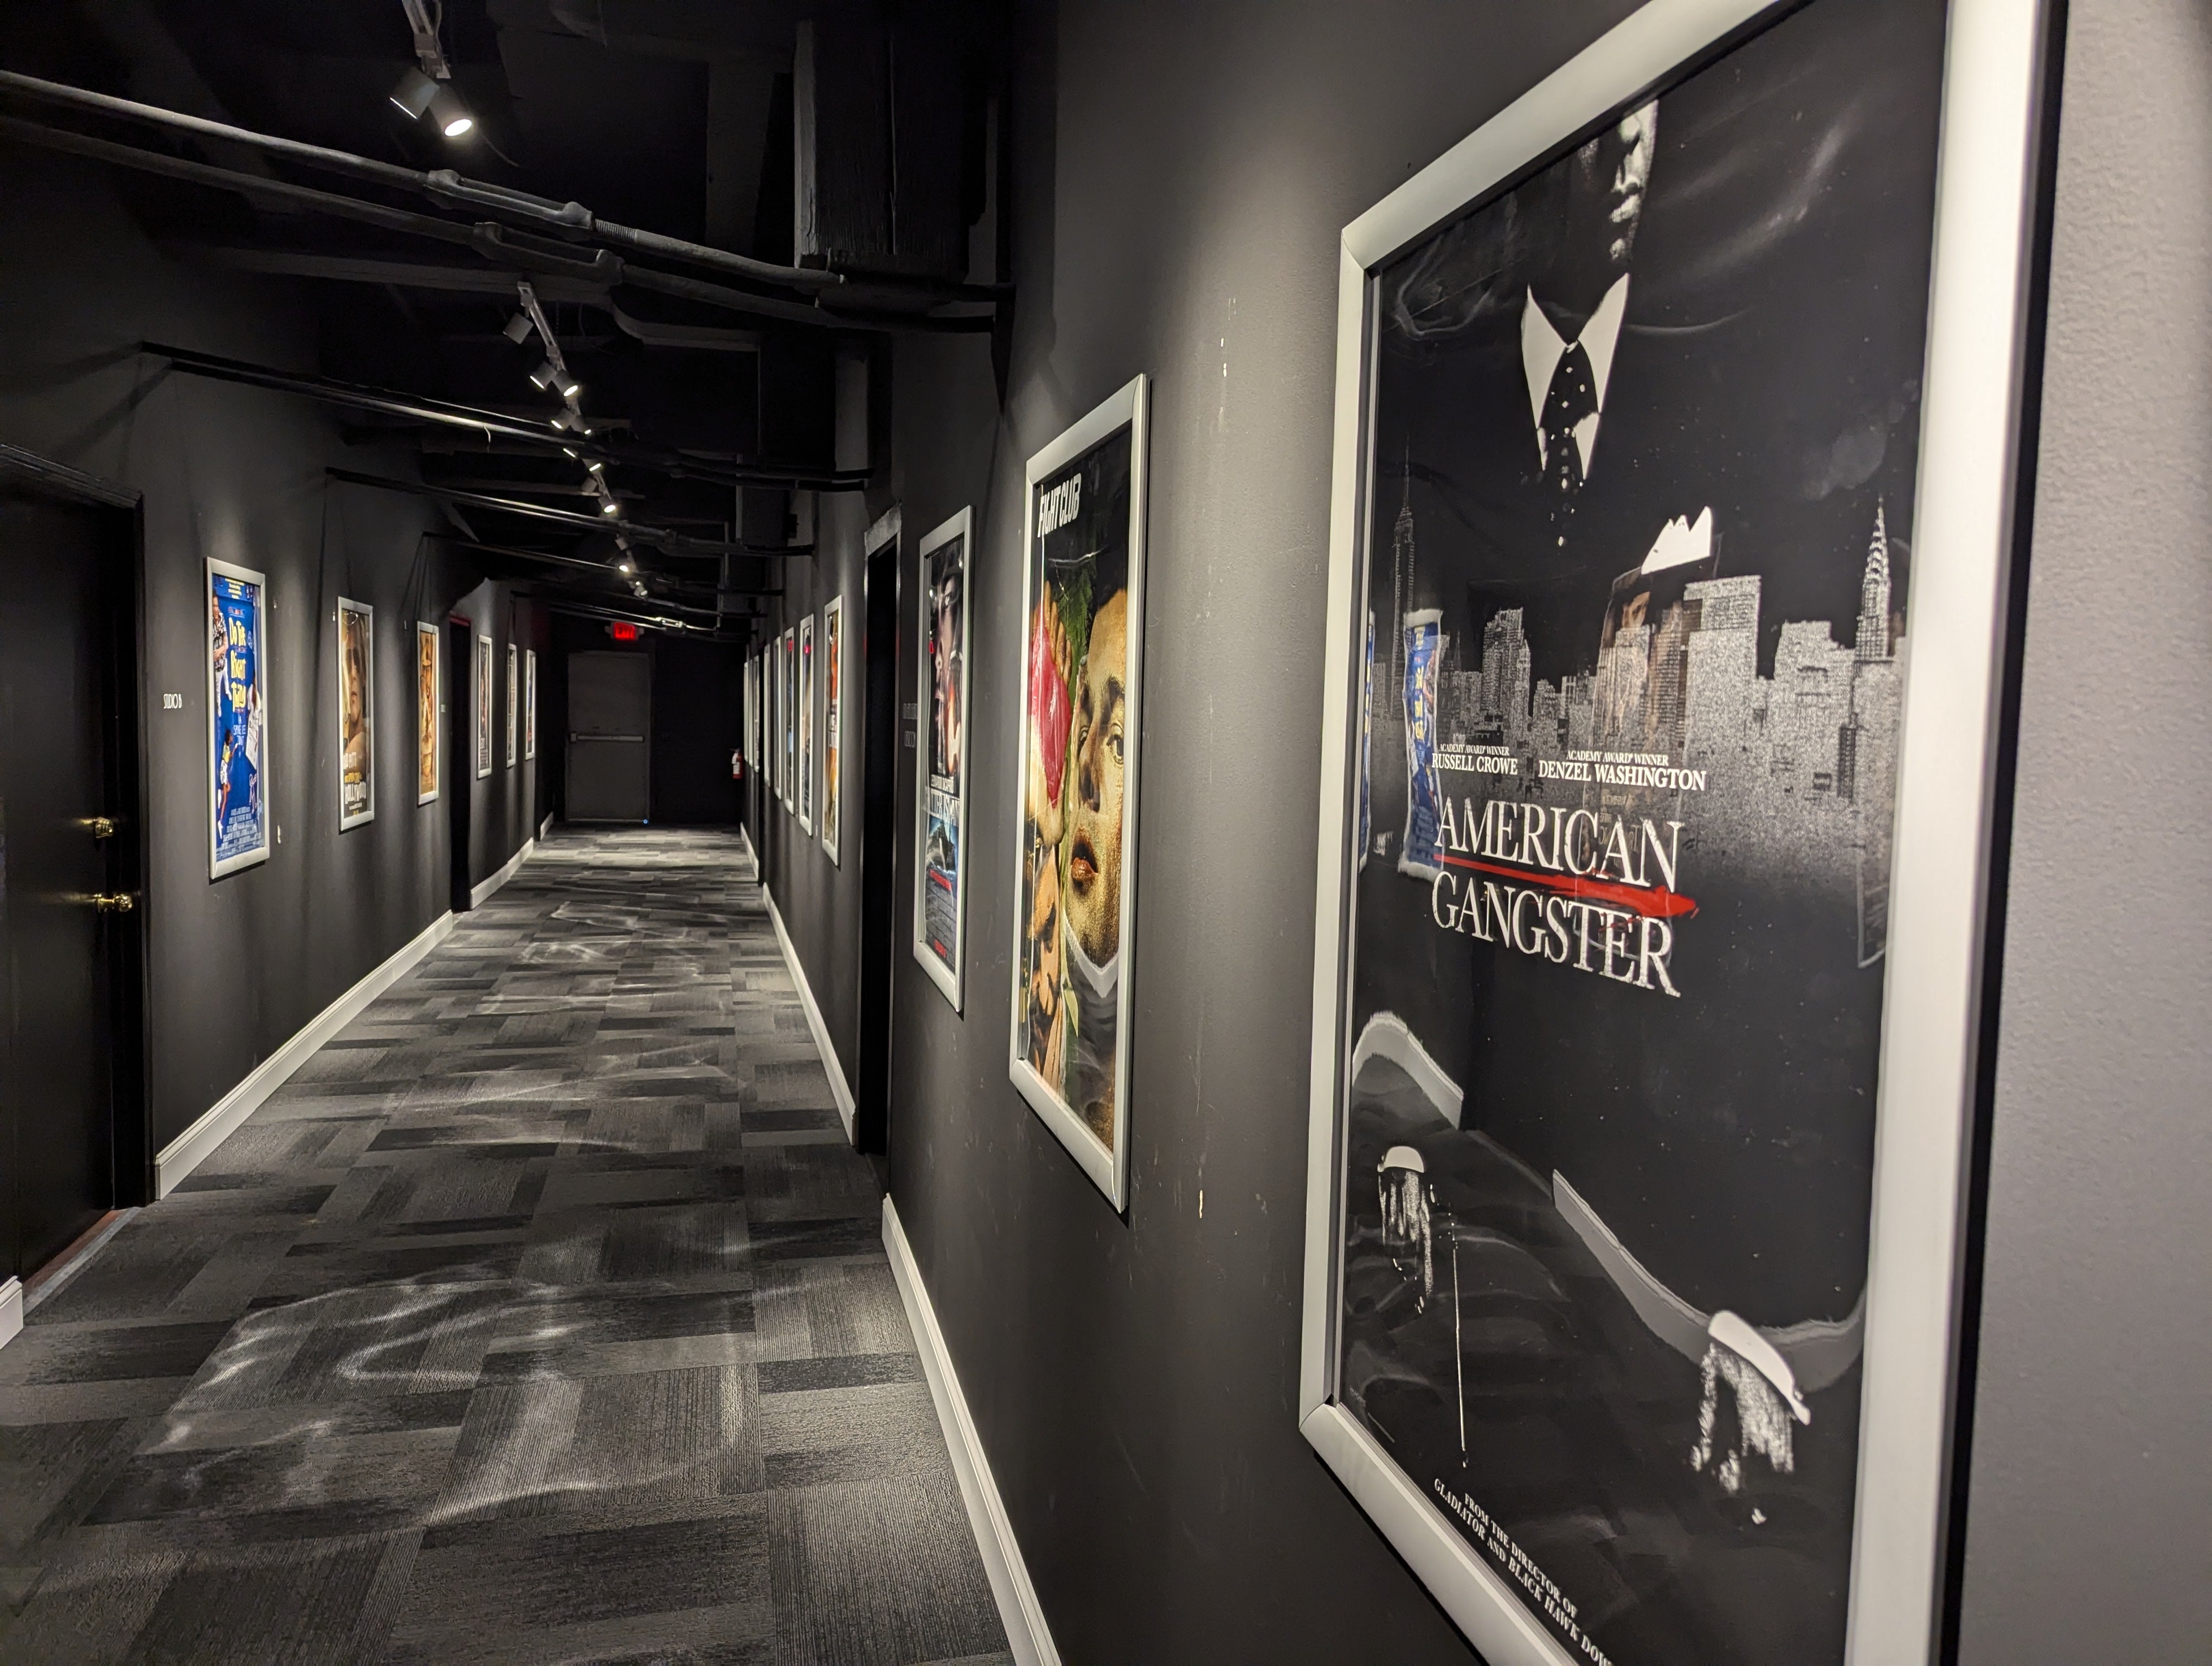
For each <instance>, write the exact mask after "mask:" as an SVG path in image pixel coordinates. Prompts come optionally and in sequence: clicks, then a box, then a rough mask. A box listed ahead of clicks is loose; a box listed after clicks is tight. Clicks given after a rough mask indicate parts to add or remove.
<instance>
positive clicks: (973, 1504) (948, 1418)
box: [884, 1197, 1060, 1666]
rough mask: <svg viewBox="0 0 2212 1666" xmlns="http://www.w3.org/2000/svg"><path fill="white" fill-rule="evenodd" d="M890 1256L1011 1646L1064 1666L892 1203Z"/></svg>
mask: <svg viewBox="0 0 2212 1666" xmlns="http://www.w3.org/2000/svg"><path fill="white" fill-rule="evenodd" d="M884 1250H885V1252H886V1253H888V1254H889V1256H890V1262H891V1276H892V1277H894V1278H896V1280H898V1287H899V1295H900V1296H901V1297H902V1298H904V1300H905V1302H906V1318H907V1323H908V1324H909V1325H910V1326H912V1327H913V1329H914V1345H915V1351H916V1352H918V1353H920V1354H921V1369H922V1374H923V1375H924V1376H926V1377H928V1379H929V1397H930V1398H931V1399H932V1400H933V1401H935V1402H937V1420H938V1422H939V1424H940V1425H942V1426H944V1430H945V1445H946V1446H948V1447H950V1448H951V1451H952V1468H953V1473H954V1474H957V1476H958V1477H959V1478H960V1497H961V1500H962V1501H963V1503H965V1504H966V1505H967V1506H968V1523H969V1526H970V1527H972V1528H973V1529H975V1546H976V1548H977V1549H979V1550H980V1551H981V1552H982V1554H983V1572H985V1573H986V1574H987V1575H988V1576H989V1578H990V1581H991V1595H992V1596H993V1597H994V1598H995V1599H996V1600H997V1602H998V1604H999V1619H1000V1623H1002V1624H1003V1625H1004V1626H1006V1647H1007V1648H1008V1649H1009V1650H1011V1651H1012V1653H1013V1657H1014V1661H1015V1666H1060V1651H1059V1650H1058V1649H1057V1648H1055V1647H1054V1645H1053V1640H1052V1633H1051V1631H1050V1630H1049V1629H1048V1627H1047V1626H1046V1625H1045V1622H1044V1608H1043V1605H1042V1604H1041V1603H1040V1602H1038V1601H1037V1594H1036V1586H1034V1585H1032V1584H1030V1570H1029V1565H1028V1564H1027V1563H1026V1562H1024V1561H1023V1560H1022V1547H1021V1546H1020V1545H1019V1544H1018V1543H1017V1542H1016V1541H1015V1539H1014V1529H1013V1523H1011V1522H1009V1521H1008V1520H1007V1519H1006V1505H1005V1503H1004V1501H1003V1500H1001V1499H1000V1497H999V1483H998V1482H997V1481H995V1480H994V1479H993V1478H992V1475H991V1461H990V1460H989V1459H988V1458H987V1457H986V1456H984V1455H983V1443H982V1441H981V1438H979V1437H978V1436H977V1434H976V1432H975V1419H973V1418H972V1417H970V1416H969V1414H968V1401H967V1398H966V1396H965V1395H963V1394H962V1393H961V1392H960V1377H959V1374H958V1373H957V1371H954V1370H953V1369H952V1356H951V1354H950V1353H947V1352H945V1333H944V1332H943V1331H941V1330H939V1329H938V1327H937V1310H936V1309H935V1308H933V1307H932V1306H931V1305H930V1304H929V1292H928V1290H927V1288H925V1287H924V1286H923V1285H922V1282H921V1268H920V1267H918V1266H916V1265H915V1259H914V1249H913V1248H912V1246H911V1245H909V1244H908V1243H907V1241H906V1229H905V1228H904V1227H902V1226H901V1225H899V1218H898V1210H897V1209H896V1207H893V1206H892V1203H891V1201H890V1199H889V1198H888V1197H887V1198H885V1199H884Z"/></svg>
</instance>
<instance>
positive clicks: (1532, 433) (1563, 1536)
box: [1299, 0, 2045, 1666]
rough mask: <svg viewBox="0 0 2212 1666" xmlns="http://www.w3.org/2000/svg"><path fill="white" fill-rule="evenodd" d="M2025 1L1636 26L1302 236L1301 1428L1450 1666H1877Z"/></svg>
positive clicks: (1962, 851) (1949, 916) (1917, 1599)
mask: <svg viewBox="0 0 2212 1666" xmlns="http://www.w3.org/2000/svg"><path fill="white" fill-rule="evenodd" d="M2044 31H2045V18H2044V15H2043V12H2042V9H2041V8H2040V7H2039V6H2038V5H2035V4H2030V3H2015V0H1953V3H1952V4H1951V5H1950V6H1949V7H1948V12H1947V9H1944V8H1939V7H1930V6H1928V5H1925V4H1923V3H1919V0H1808V3H1802V4H1795V3H1773V4H1765V3H1758V0H1653V3H1650V4H1648V5H1646V6H1644V8H1643V9H1640V10H1639V11H1638V12H1636V13H1635V14H1633V15H1632V16H1631V17H1630V18H1628V19H1627V20H1626V21H1624V22H1623V23H1621V24H1620V26H1618V27H1615V28H1614V29H1613V30H1612V31H1611V32H1610V33H1607V34H1606V35H1605V36H1603V37H1601V39H1600V40H1598V41H1597V42H1596V43H1595V44H1594V45H1593V46H1590V47H1589V49H1588V50H1587V51H1586V52H1583V53H1582V54H1581V55H1580V56H1579V57H1577V58H1575V59H1574V60H1573V61H1572V62H1571V63H1570V64H1567V65H1566V66H1565V67H1564V68H1563V69H1561V70H1559V71H1558V72H1557V73H1556V74H1554V75H1553V76H1550V77H1549V78H1547V80H1546V81H1544V82H1541V84H1539V85H1538V86H1537V87H1536V88H1534V89H1533V90H1531V91H1530V92H1529V93H1528V94H1526V95H1524V96H1523V97H1522V98H1521V99H1520V100H1517V101H1516V102H1515V103H1514V104H1512V105H1511V106H1508V107H1507V108H1506V109H1505V110H1504V111H1503V112H1500V113H1499V114H1498V115H1497V116H1496V117H1494V118H1493V119H1491V120H1490V121H1488V122H1486V124H1484V125H1482V126H1481V127H1480V128H1479V129H1477V130H1476V131H1475V132H1474V134H1473V135H1472V136H1471V137H1468V139H1467V140H1465V141H1464V142H1462V143H1461V144H1459V145H1458V146H1456V147H1455V148H1454V149H1452V150H1450V151H1449V152H1448V153H1446V155H1444V156H1443V157H1442V158H1441V159H1440V160H1439V161H1437V162H1436V163H1434V164H1433V165H1431V167H1428V168H1426V169H1425V170H1424V171H1423V172H1421V173H1419V174H1417V175H1415V176H1414V177H1413V179H1409V180H1407V182H1406V183H1405V184H1404V185H1401V187H1399V188H1398V189H1397V190H1396V191H1395V192H1392V193H1391V195H1390V196H1389V197H1388V198H1384V199H1383V202H1381V203H1380V204H1377V205H1376V207H1375V208H1374V209H1372V210H1370V211H1369V212H1368V213H1366V214H1364V215H1363V216H1360V218H1359V219H1358V220H1356V221H1354V222H1352V224H1351V225H1350V226H1348V227H1347V228H1346V230H1345V233H1344V235H1343V240H1342V244H1341V250H1340V300H1339V311H1338V346H1337V353H1338V359H1337V397H1336V435H1335V445H1334V465H1333V473H1332V486H1331V497H1332V507H1331V516H1330V531H1329V544H1330V561H1329V575H1328V639H1327V643H1326V653H1325V663H1324V678H1325V696H1324V704H1323V725H1322V804H1321V820H1320V827H1319V842H1320V861H1319V881H1318V892H1317V899H1316V956H1315V989H1314V1024H1313V1041H1312V1045H1313V1055H1312V1065H1311V1076H1310V1082H1311V1094H1312V1097H1311V1104H1310V1139H1309V1146H1308V1151H1309V1159H1310V1160H1309V1194H1308V1200H1307V1216H1306V1282H1305V1310H1304V1330H1303V1337H1302V1347H1301V1370H1300V1379H1301V1380H1300V1393H1299V1414H1300V1419H1301V1426H1302V1428H1303V1430H1304V1433H1305V1435H1306V1438H1308V1440H1309V1441H1310V1443H1311V1444H1313V1446H1314V1447H1315V1448H1316V1450H1317V1451H1318V1452H1319V1453H1320V1455H1321V1456H1322V1458H1323V1460H1324V1461H1325V1462H1327V1463H1328V1466H1329V1467H1330V1468H1331V1469H1332V1470H1333V1471H1334V1473H1335V1474H1336V1475H1337V1476H1338V1478H1339V1479H1340V1481H1342V1482H1343V1484H1344V1485H1345V1486H1346V1488H1347V1489H1348V1490H1349V1491H1350V1492H1351V1493H1352V1496H1353V1497H1354V1498H1355V1499H1357V1500H1358V1503H1359V1504H1360V1505H1361V1506H1362V1508H1364V1510H1365V1511H1367V1512H1368V1514H1369V1515H1370V1517H1372V1518H1373V1519H1374V1521H1375V1522H1376V1525H1377V1526H1378V1528H1379V1529H1381V1530H1382V1531H1383V1533H1384V1534H1385V1535H1387V1536H1388V1538H1389V1540H1390V1541H1391V1543H1392V1544H1393V1545H1394V1546H1395V1547H1396V1549H1397V1550H1398V1552H1399V1553H1400V1554H1401V1555H1402V1556H1403V1557H1404V1558H1405V1560H1406V1561H1407V1564H1408V1565H1409V1566H1411V1567H1412V1568H1413V1571H1414V1572H1415V1573H1416V1574H1417V1575H1418V1576H1419V1578H1421V1579H1422V1580H1423V1582H1424V1583H1425V1584H1426V1585H1427V1586H1428V1588H1429V1589H1430V1590H1431V1592H1432V1593H1433V1594H1434V1595H1435V1596H1436V1597H1437V1601H1438V1602H1440V1603H1441V1604H1442V1605H1443V1608H1445V1610H1446V1611H1447V1612H1448V1613H1449V1614H1450V1615H1451V1616H1452V1618H1453V1619H1454V1620H1455V1621H1456V1623H1457V1624H1458V1625H1459V1626H1460V1627H1461V1628H1462V1631H1464V1632H1465V1633H1466V1634H1467V1636H1468V1639H1470V1640H1471V1641H1472V1642H1473V1643H1474V1645H1476V1646H1477V1647H1478V1648H1479V1649H1480V1651H1482V1652H1483V1654H1484V1655H1485V1656H1486V1657H1487V1658H1489V1659H1490V1660H1492V1662H1494V1663H1497V1666H1568V1663H1599V1666H1602V1663H1607V1662H1610V1663H1613V1666H1783V1663H1785V1662H1786V1663H1790V1666H1877V1663H1880V1666H1892V1663H1902V1662H1927V1661H1929V1660H1931V1659H1933V1658H1934V1656H1935V1650H1936V1638H1937V1636H1938V1634H1939V1631H1940V1627H1941V1614H1942V1604H1943V1602H1944V1600H1945V1596H1944V1587H1943V1579H1944V1574H1943V1570H1944V1568H1945V1566H1946V1559H1947V1556H1948V1541H1947V1539H1946V1536H1945V1535H1946V1533H1947V1531H1948V1529H1947V1524H1946V1510H1945V1505H1946V1500H1947V1498H1948V1489H1949V1486H1950V1481H1951V1471H1950V1459H1951V1450H1950V1449H1951V1441H1952V1435H1953V1416H1952V1410H1951V1394H1950V1389H1951V1384H1952V1381H1953V1373H1954V1365H1955V1362H1956V1360H1957V1358H1958V1347H1959V1341H1960V1338H1959V1321H1958V1314H1959V1310H1960V1309H1959V1304H1960V1256H1961V1248H1960V1245H1961V1236H1962V1231H1963V1226H1962V1222H1963V1219H1964V1216H1963V1210H1964V1180H1965V1153H1966V1149H1967V1144H1968V1140H1969V1137H1970V1134H1971V1128H1972V1114H1973V1111H1972V1107H1973V1102H1974V1094H1975V1091H1976V1081H1975V1073H1976V1067H1977V1060H1976V1055H1975V1051H1974V1046H1975V1036H1976V1031H1977V1019H1978V1011H1979V1003H1980V991H1979V987H1978V969H1979V965H1980V952H1979V951H1980V945H1981V943H1982V940H1983V933H1984V917H1985V910H1986V907H1987V899H1988V885H1987V878H1986V873H1987V865H1988V860H1989V839H1990V826H1991V817H1992V813H1993V812H1992V798H1993V789H1992V787H1991V781H1992V780H1993V776H1994V772H1995V769H1996V741H1995V736H1996V728H1997V720H1998V714H1999V709H2000V705H2001V701H2002V690H2001V687H2000V684H2001V676H2000V672H2001V666H2002V640H2003V629H2004V621H2005V606H2006V595H2005V593H2006V587H2007V582H2008V571H2009V567H2010V560H2011V550H2012V514H2013V508H2014V502H2015V492H2016V489H2017V481H2016V474H2015V469H2016V458H2015V439H2014V435H2015V433H2016V431H2017V417H2018V413H2019V410H2020V402H2021V398H2022V392H2021V388H2022V378H2023V374H2024V372H2023V368H2022V366H2023V362H2024V357H2025V355H2024V352H2023V346H2022V344H2023V341H2024V331H2025V330H2026V327H2027V325H2026V319H2027V273H2028V272H2029V271H2031V270H2032V267H2033V260H2032V258H2031V256H2032V254H2033V201H2032V199H2033V191H2034V188H2035V180H2034V179H2033V173H2032V167H2031V163H2032V160H2033V157H2034V156H2035V155H2037V153H2038V144H2037V139H2038V136H2039V123H2040V121H2041V120H2042V104H2041V96H2040V94H2041V84H2042V76H2043V75H2044V73H2045V67H2044V60H2043V53H2044V51H2045V38H2044ZM1939 181H1940V186H1941V188H1940V190H1939V188H1938V186H1939ZM1908 667H1909V670H1908Z"/></svg>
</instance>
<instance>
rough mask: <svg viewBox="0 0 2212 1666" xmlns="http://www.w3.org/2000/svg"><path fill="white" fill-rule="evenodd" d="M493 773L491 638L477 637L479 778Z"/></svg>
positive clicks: (479, 779) (480, 779)
mask: <svg viewBox="0 0 2212 1666" xmlns="http://www.w3.org/2000/svg"><path fill="white" fill-rule="evenodd" d="M490 773H491V638H490V637H489V636H484V635H479V636H477V780H478V781H482V780H483V778H484V777H485V776H486V775H489V774H490Z"/></svg>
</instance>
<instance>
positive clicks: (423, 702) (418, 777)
mask: <svg viewBox="0 0 2212 1666" xmlns="http://www.w3.org/2000/svg"><path fill="white" fill-rule="evenodd" d="M438 660H439V654H438V627H437V626H435V625H434V624H424V623H422V621H420V620H419V619H418V620H416V623H415V802H416V803H417V804H428V803H429V802H430V801H431V800H434V799H435V798H436V797H437V796H438V781H439V779H440V769H439V766H440V762H441V760H440V758H439V756H438V751H439V737H440V735H441V732H442V729H443V726H442V725H441V723H440V722H439V721H438V696H439V694H440V689H439V685H438V684H439V672H438Z"/></svg>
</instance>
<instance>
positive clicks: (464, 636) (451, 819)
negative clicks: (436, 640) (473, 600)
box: [445, 619, 477, 914]
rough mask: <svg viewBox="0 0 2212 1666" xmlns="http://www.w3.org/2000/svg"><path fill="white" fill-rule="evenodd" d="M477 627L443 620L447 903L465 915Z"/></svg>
mask: <svg viewBox="0 0 2212 1666" xmlns="http://www.w3.org/2000/svg"><path fill="white" fill-rule="evenodd" d="M476 644H477V638H476V627H475V626H474V625H472V624H471V623H469V622H468V621H467V620H466V619H448V620H447V621H446V691H445V699H446V714H445V724H446V784H445V793H446V835H447V841H446V848H447V857H448V860H450V861H451V863H452V870H453V884H452V902H451V906H452V908H453V912H454V913H456V914H466V913H467V912H468V911H469V909H471V908H472V907H473V906H475V904H474V903H472V902H471V892H472V891H473V890H474V885H473V882H472V881H471V879H470V878H469V830H470V826H471V822H470V817H469V810H470V806H471V803H472V802H473V800H475V797H476V789H477V735H476V723H475V717H476V709H477V667H476Z"/></svg>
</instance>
